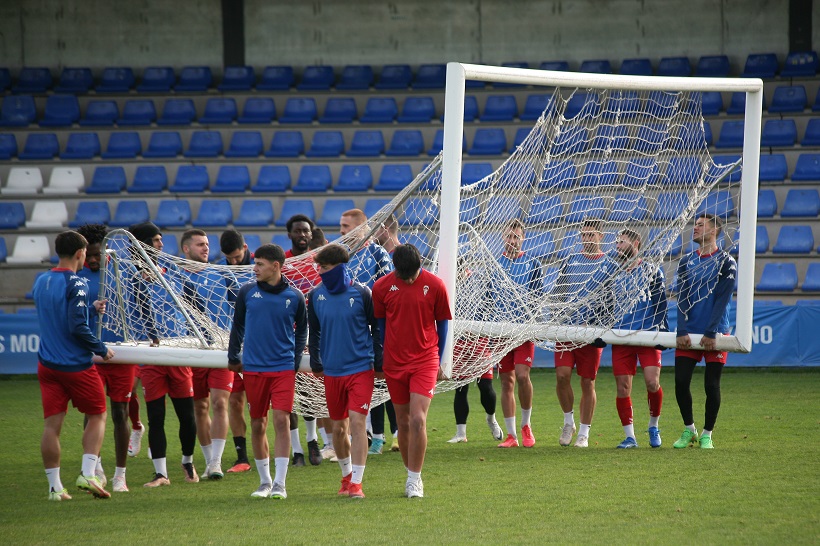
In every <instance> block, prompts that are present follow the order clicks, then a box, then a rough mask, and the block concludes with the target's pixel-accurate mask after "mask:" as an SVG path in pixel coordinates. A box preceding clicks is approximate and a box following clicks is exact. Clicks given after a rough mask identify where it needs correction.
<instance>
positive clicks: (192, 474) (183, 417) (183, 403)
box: [171, 396, 199, 483]
mask: <svg viewBox="0 0 820 546" xmlns="http://www.w3.org/2000/svg"><path fill="white" fill-rule="evenodd" d="M171 403H172V404H173V405H174V411H175V412H176V414H177V418H178V419H179V443H180V446H181V448H182V469H183V470H184V471H185V481H186V482H188V483H197V482H199V474H197V472H196V467H195V466H194V449H195V448H196V419H195V418H194V398H193V396H186V397H185V398H174V397H173V396H172V397H171Z"/></svg>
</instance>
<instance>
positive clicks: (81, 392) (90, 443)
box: [65, 367, 111, 499]
mask: <svg viewBox="0 0 820 546" xmlns="http://www.w3.org/2000/svg"><path fill="white" fill-rule="evenodd" d="M65 375H70V376H71V380H70V381H67V382H66V383H67V386H68V390H69V394H70V396H71V401H72V403H73V404H74V407H76V408H77V409H78V410H79V411H80V413H82V414H84V415H85V417H86V419H87V425H86V427H85V429H84V430H83V437H82V444H83V464H82V474H81V475H80V476H79V477H78V478H77V487H79V488H80V489H83V490H85V491H88V492H89V493H91V494H92V495H94V496H95V497H97V498H101V499H107V498H109V497H111V493H109V492H108V491H106V490H105V487H104V486H103V484H102V483H101V482H100V481H99V479H98V478H97V476H96V473H95V471H96V468H97V461H98V459H99V453H100V449H102V443H103V438H104V437H105V421H106V418H107V416H108V413H107V411H106V403H105V388H104V387H103V382H102V379H101V378H100V376H99V373H98V372H97V368H96V367H91V368H89V369H87V370H84V371H82V372H77V373H74V374H65Z"/></svg>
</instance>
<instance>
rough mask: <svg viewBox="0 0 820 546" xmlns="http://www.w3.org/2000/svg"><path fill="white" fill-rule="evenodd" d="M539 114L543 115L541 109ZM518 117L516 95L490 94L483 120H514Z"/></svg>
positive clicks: (482, 115) (482, 116)
mask: <svg viewBox="0 0 820 546" xmlns="http://www.w3.org/2000/svg"><path fill="white" fill-rule="evenodd" d="M528 102H529V99H528ZM538 115H539V116H540V115H541V112H540V111H539V112H538ZM516 117H518V104H517V103H516V102H515V96H513V95H490V96H489V97H487V102H486V103H485V105H484V113H483V114H481V121H512V120H513V119H514V118H516ZM534 119H537V117H536V118H534Z"/></svg>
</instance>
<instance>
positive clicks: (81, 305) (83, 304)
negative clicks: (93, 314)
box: [77, 301, 85, 307]
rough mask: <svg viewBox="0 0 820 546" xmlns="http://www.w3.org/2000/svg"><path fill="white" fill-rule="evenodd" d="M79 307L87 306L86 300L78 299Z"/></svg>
mask: <svg viewBox="0 0 820 546" xmlns="http://www.w3.org/2000/svg"><path fill="white" fill-rule="evenodd" d="M77 307H85V302H84V301H78V302H77Z"/></svg>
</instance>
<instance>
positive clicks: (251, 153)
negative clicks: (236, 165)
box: [225, 131, 264, 157]
mask: <svg viewBox="0 0 820 546" xmlns="http://www.w3.org/2000/svg"><path fill="white" fill-rule="evenodd" d="M263 150H264V145H263V143H262V133H260V132H259V131H235V132H234V133H233V134H232V135H231V144H230V145H229V146H228V149H227V150H226V151H225V157H259V156H260V155H262V152H263Z"/></svg>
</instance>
